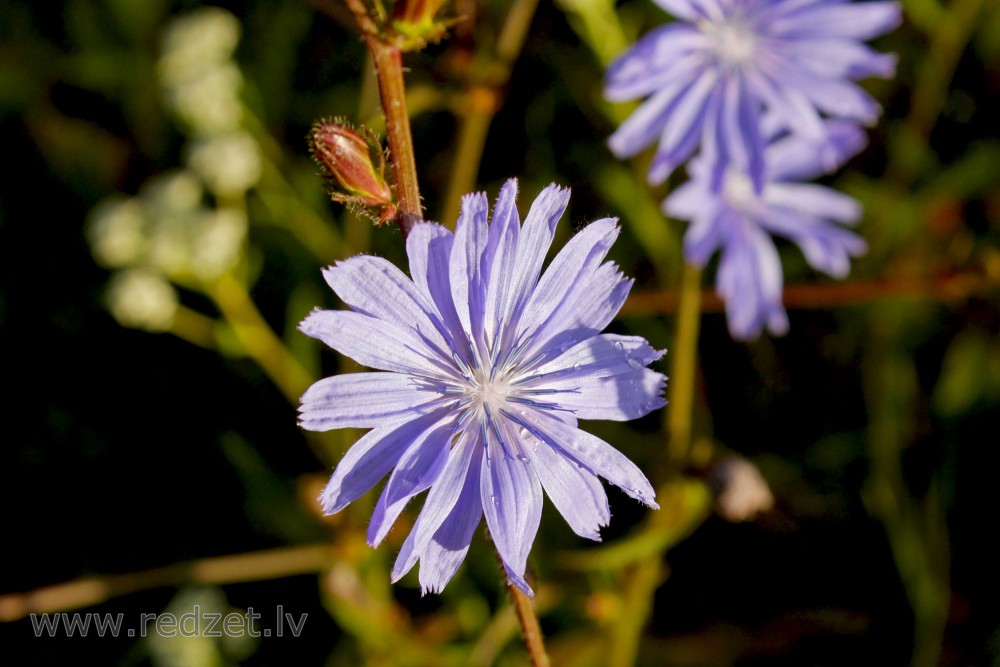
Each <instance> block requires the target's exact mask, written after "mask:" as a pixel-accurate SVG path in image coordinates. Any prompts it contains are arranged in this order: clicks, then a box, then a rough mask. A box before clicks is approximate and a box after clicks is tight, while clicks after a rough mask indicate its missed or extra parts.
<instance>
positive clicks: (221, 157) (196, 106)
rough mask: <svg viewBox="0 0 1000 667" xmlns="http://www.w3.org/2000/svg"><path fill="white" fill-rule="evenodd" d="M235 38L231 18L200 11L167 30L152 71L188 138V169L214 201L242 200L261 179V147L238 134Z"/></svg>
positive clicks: (238, 76) (239, 110) (238, 83)
mask: <svg viewBox="0 0 1000 667" xmlns="http://www.w3.org/2000/svg"><path fill="white" fill-rule="evenodd" d="M239 38H240V24H239V21H237V19H236V17H235V16H233V15H232V14H230V13H229V12H227V11H226V10H224V9H220V8H218V7H203V8H201V9H198V10H196V11H194V12H191V13H190V14H187V15H185V16H183V17H181V18H179V19H177V20H175V21H174V22H173V23H171V25H170V26H169V27H168V28H167V30H166V33H165V34H164V38H163V53H162V55H161V57H160V61H159V64H158V66H157V69H158V72H159V75H160V84H161V86H162V87H163V92H164V96H165V99H166V102H167V106H168V107H169V108H170V110H171V111H172V112H173V113H174V114H175V115H176V116H177V118H178V119H179V120H180V121H181V123H183V125H184V127H185V129H186V130H187V131H188V132H189V133H190V135H191V136H192V138H193V143H192V145H191V146H189V149H188V157H187V160H188V166H189V167H190V168H191V169H192V170H193V171H194V172H195V173H197V174H198V176H199V177H200V178H201V179H202V180H203V181H204V183H205V185H206V186H207V187H208V189H209V190H211V191H212V193H213V194H215V195H217V196H219V197H234V196H240V195H242V194H243V193H245V192H246V191H247V190H249V189H250V188H251V187H253V186H254V185H255V184H256V183H257V181H258V180H260V175H261V156H260V147H259V146H258V144H257V142H256V140H255V139H254V138H253V136H251V135H250V134H249V133H248V132H246V131H245V130H244V129H242V125H243V118H244V113H245V109H244V106H243V101H242V100H241V99H240V91H241V89H242V87H243V75H242V74H241V73H240V69H239V67H238V66H237V65H236V63H235V62H234V61H233V54H234V52H235V50H236V45H237V43H238V42H239Z"/></svg>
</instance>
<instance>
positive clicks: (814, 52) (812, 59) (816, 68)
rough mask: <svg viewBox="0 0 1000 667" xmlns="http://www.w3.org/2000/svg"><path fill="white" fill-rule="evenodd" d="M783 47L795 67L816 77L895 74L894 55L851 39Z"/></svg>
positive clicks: (798, 43) (813, 40) (794, 44)
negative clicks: (806, 69) (803, 68)
mask: <svg viewBox="0 0 1000 667" xmlns="http://www.w3.org/2000/svg"><path fill="white" fill-rule="evenodd" d="M785 48H786V49H787V50H788V52H789V54H790V58H791V60H792V61H793V62H794V63H795V64H796V65H798V66H800V67H803V66H804V67H806V68H808V69H809V70H810V71H811V72H812V73H813V74H816V75H818V76H824V77H834V78H842V77H847V78H850V79H863V78H866V77H869V76H877V77H882V78H890V77H892V76H894V75H895V73H896V61H897V58H896V56H895V54H892V53H879V52H878V51H876V50H874V49H872V48H870V47H868V46H866V45H865V44H862V43H861V42H858V41H855V40H853V39H804V40H801V41H796V42H792V43H791V44H788V45H787V46H786V47H785Z"/></svg>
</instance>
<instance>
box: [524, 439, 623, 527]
mask: <svg viewBox="0 0 1000 667" xmlns="http://www.w3.org/2000/svg"><path fill="white" fill-rule="evenodd" d="M528 437H530V436H528ZM531 440H532V441H533V442H532V443H526V444H527V446H526V447H525V448H524V451H525V452H526V453H527V455H528V459H529V460H530V461H531V465H532V467H533V468H534V470H535V472H536V474H537V475H538V479H539V481H540V482H541V483H542V488H543V489H545V493H546V494H547V495H548V496H549V500H551V501H552V504H553V505H555V508H556V509H557V510H559V513H560V514H562V515H563V518H564V519H566V523H568V524H569V527H570V528H572V529H573V532H574V533H576V534H577V535H579V536H580V537H586V538H587V539H590V540H596V541H598V542H600V541H601V533H600V529H601V528H602V527H603V526H606V525H608V522H610V521H611V510H610V509H609V508H608V496H607V494H605V493H604V487H603V486H601V482H600V480H599V479H597V477H596V476H594V474H593V473H591V472H590V471H589V470H587V469H586V468H584V467H583V466H581V465H580V464H579V463H577V462H576V461H573V460H571V459H568V458H567V457H565V456H563V455H562V453H561V452H559V451H557V450H555V449H554V448H552V447H549V446H548V445H546V444H544V443H540V442H538V440H535V439H534V438H531Z"/></svg>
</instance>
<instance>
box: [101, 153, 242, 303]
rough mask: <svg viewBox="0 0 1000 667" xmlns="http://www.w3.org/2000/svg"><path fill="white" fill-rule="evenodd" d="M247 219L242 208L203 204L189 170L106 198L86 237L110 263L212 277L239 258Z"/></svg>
mask: <svg viewBox="0 0 1000 667" xmlns="http://www.w3.org/2000/svg"><path fill="white" fill-rule="evenodd" d="M246 233H247V220H246V216H245V215H244V213H243V212H242V211H241V210H239V209H225V208H224V209H213V208H209V207H207V206H205V204H204V190H203V189H202V185H201V183H200V182H199V181H198V179H196V178H195V177H194V176H193V175H192V174H191V173H190V172H187V171H176V172H172V173H167V174H162V175H160V176H156V177H154V178H152V179H150V180H149V181H148V182H147V183H146V184H145V185H144V186H143V188H142V190H141V191H140V192H139V195H138V196H136V197H131V198H124V199H122V198H118V199H111V200H108V201H105V202H102V203H101V204H100V205H98V206H97V207H96V208H95V209H94V211H93V212H92V213H91V216H90V220H89V221H88V225H87V238H88V240H89V242H90V247H91V252H92V253H93V254H94V258H95V259H96V260H97V261H98V262H99V263H100V264H101V265H103V266H105V267H107V268H110V269H121V268H129V267H137V266H142V267H145V268H147V269H150V270H154V271H157V272H159V273H161V274H163V275H164V276H167V277H169V278H171V279H173V280H177V281H179V282H185V283H190V282H191V281H199V282H209V281H211V280H213V279H215V278H217V277H219V276H220V275H222V273H224V272H225V271H227V270H229V269H231V268H232V267H233V266H234V265H235V264H236V263H237V261H238V260H239V258H240V253H241V251H242V248H243V242H244V240H245V238H246Z"/></svg>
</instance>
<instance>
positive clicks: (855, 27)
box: [768, 2, 902, 40]
mask: <svg viewBox="0 0 1000 667" xmlns="http://www.w3.org/2000/svg"><path fill="white" fill-rule="evenodd" d="M901 21H902V8H901V7H900V5H899V3H898V2H843V3H839V2H838V3H830V4H819V3H817V4H816V5H813V6H811V7H809V8H807V9H806V10H804V11H799V12H796V13H793V14H788V15H786V16H783V17H778V18H775V19H774V20H773V21H771V22H769V24H768V32H769V33H770V34H773V35H785V36H794V37H843V38H852V39H861V40H865V39H871V38H872V37H878V36H879V35H881V34H884V33H887V32H889V31H890V30H893V29H894V28H896V27H898V26H899V24H900V22H901Z"/></svg>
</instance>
